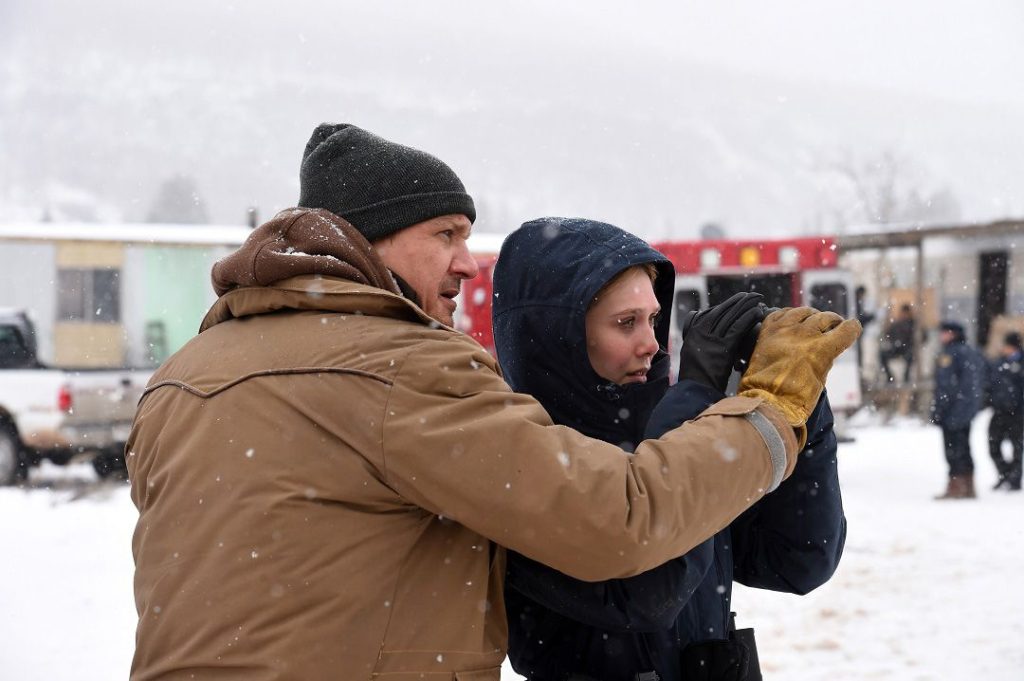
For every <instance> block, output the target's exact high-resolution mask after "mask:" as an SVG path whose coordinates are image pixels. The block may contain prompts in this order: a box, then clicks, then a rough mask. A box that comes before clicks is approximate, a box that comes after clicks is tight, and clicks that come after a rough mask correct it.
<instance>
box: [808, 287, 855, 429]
mask: <svg viewBox="0 0 1024 681" xmlns="http://www.w3.org/2000/svg"><path fill="white" fill-rule="evenodd" d="M802 283H803V286H802V291H801V298H802V300H803V304H804V305H809V306H810V307H813V308H816V309H818V310H828V311H831V312H835V313H837V314H839V315H841V316H842V317H844V318H846V319H854V318H856V314H857V313H856V310H855V309H854V301H853V277H852V275H851V274H850V273H849V272H847V271H846V270H840V269H827V270H805V271H804V272H803V282H802ZM825 387H826V388H827V389H828V399H829V402H830V403H831V405H832V409H833V410H834V411H836V412H846V413H848V414H849V413H852V412H854V411H855V410H857V409H858V408H860V405H861V392H860V374H859V369H858V366H857V349H856V348H854V347H850V348H848V349H847V350H846V351H845V352H844V353H843V354H841V355H840V356H839V357H837V358H836V361H835V363H834V364H833V365H832V370H831V371H830V372H829V374H828V381H827V383H826V386H825Z"/></svg>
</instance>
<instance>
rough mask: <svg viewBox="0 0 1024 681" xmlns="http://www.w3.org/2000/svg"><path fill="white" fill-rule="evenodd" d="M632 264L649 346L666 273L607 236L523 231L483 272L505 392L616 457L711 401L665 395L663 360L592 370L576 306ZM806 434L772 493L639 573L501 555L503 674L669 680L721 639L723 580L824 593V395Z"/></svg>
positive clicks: (565, 223)
mask: <svg viewBox="0 0 1024 681" xmlns="http://www.w3.org/2000/svg"><path fill="white" fill-rule="evenodd" d="M642 263H653V264H654V265H655V266H656V267H657V269H658V273H659V276H658V279H657V281H656V282H655V287H654V288H655V295H656V296H657V298H658V301H659V302H660V304H661V307H662V310H663V313H662V316H661V318H660V319H659V321H658V322H657V324H656V326H655V336H656V338H657V339H658V343H659V344H660V345H661V346H662V347H663V348H664V347H665V346H666V345H667V343H668V334H669V311H670V310H671V309H672V308H671V304H672V294H673V288H674V270H673V268H672V265H671V263H669V262H668V260H667V259H666V258H665V257H664V256H663V255H662V254H660V253H658V252H657V251H655V250H654V249H652V248H651V247H650V246H648V245H647V244H646V243H645V242H643V241H642V240H641V239H639V238H637V237H635V236H633V235H631V234H628V233H627V232H624V231H622V230H620V229H618V228H617V227H614V226H612V225H607V224H604V223H600V222H594V221H591V220H581V219H567V218H545V219H541V220H535V221H533V222H529V223H526V224H525V225H523V226H522V227H521V228H520V229H519V230H517V231H515V232H513V234H512V235H511V236H509V238H508V239H507V240H506V241H505V244H504V245H503V246H502V250H501V256H500V257H499V260H498V264H497V265H496V267H495V271H494V298H493V324H494V338H495V346H496V349H497V354H498V361H499V363H500V364H501V367H502V370H503V372H504V374H505V379H506V380H507V381H508V383H509V385H510V386H512V388H513V389H514V390H516V391H519V392H525V393H529V394H531V395H533V396H534V397H535V398H536V399H537V400H538V401H539V402H540V403H541V404H542V405H543V406H544V407H545V409H547V411H548V413H549V414H550V415H551V417H552V419H553V420H554V422H555V423H558V424H562V425H566V426H570V427H572V428H574V429H576V430H578V431H580V432H582V433H584V434H586V435H589V436H591V437H596V438H599V439H602V440H605V441H607V442H613V443H616V444H619V445H620V446H621V447H623V449H625V450H627V451H632V450H633V448H634V447H635V446H636V444H637V443H639V442H640V441H642V440H643V439H645V438H647V437H657V436H658V435H660V434H661V433H663V432H665V431H667V430H669V429H670V428H673V427H675V426H677V425H679V424H681V423H682V422H683V421H685V420H687V419H690V418H693V417H695V416H697V415H698V414H699V413H700V412H702V411H703V410H704V409H706V408H707V407H708V406H710V405H711V404H712V403H714V402H716V401H718V400H719V399H722V398H723V397H724V395H721V394H716V391H715V390H714V389H712V388H708V387H706V386H702V385H698V384H697V383H694V382H692V381H683V382H682V383H677V384H676V385H674V386H672V388H671V389H670V388H669V380H668V372H669V365H670V361H669V357H668V355H667V354H666V353H665V352H663V351H661V352H658V353H657V355H656V356H655V357H654V359H653V361H652V366H651V371H650V372H649V374H648V381H647V382H646V383H644V384H631V385H628V386H618V385H615V384H613V383H610V382H608V381H606V380H605V379H603V378H601V377H600V376H598V375H597V374H596V373H595V372H594V370H593V368H592V367H591V365H590V361H589V359H588V356H587V349H586V324H585V316H586V311H587V308H588V307H589V305H590V303H591V301H593V299H594V296H595V295H596V294H597V293H598V291H599V290H600V289H601V287H603V286H604V284H605V283H607V282H608V281H609V280H610V279H611V278H612V277H614V276H615V275H616V274H618V273H619V272H621V271H622V270H624V269H626V268H628V267H631V266H634V265H639V264H642ZM659 402H660V403H661V404H660V406H658V408H657V409H656V410H655V406H656V405H658V403H659ZM652 414H653V416H652ZM808 432H809V439H808V444H807V447H806V449H805V450H804V452H803V453H802V454H801V457H800V460H799V462H798V464H797V467H796V470H795V472H794V473H793V475H792V476H791V477H790V478H789V479H787V480H786V481H785V482H783V483H782V485H781V486H780V487H779V488H778V489H777V490H776V491H775V492H773V493H772V494H770V495H768V496H767V497H765V498H764V499H762V500H761V501H759V502H758V503H757V504H755V505H754V506H753V507H751V509H749V510H748V511H747V512H745V513H744V514H743V515H741V516H740V518H738V519H737V520H736V521H734V522H733V524H732V525H731V526H730V527H729V528H726V529H725V530H723V531H721V532H719V533H718V534H717V535H716V536H715V537H714V538H712V539H709V540H707V541H705V542H704V543H703V544H701V545H699V546H697V547H696V548H694V549H692V550H691V551H690V552H688V553H687V554H686V555H684V556H682V557H680V558H677V559H674V560H672V561H669V562H668V563H666V564H665V565H662V566H660V567H658V568H655V569H654V570H650V571H648V572H645V573H643V574H641V575H637V576H635V577H631V578H628V579H617V580H610V581H606V582H598V583H588V582H582V581H579V580H576V579H573V578H571V577H568V576H566V575H564V574H562V573H560V572H558V571H557V570H554V569H551V568H549V567H547V566H544V565H541V564H539V563H536V562H534V561H531V560H529V559H527V558H525V557H523V556H520V555H518V554H515V553H512V552H510V553H509V558H508V572H507V576H506V584H505V597H506V608H507V611H508V620H509V657H510V659H511V661H512V666H513V668H514V669H515V670H516V671H517V672H519V673H520V674H523V675H524V676H526V677H527V678H529V679H531V680H537V681H549V680H550V681H554V680H561V679H565V678H567V677H568V676H570V675H573V674H575V675H583V676H586V677H590V678H592V679H596V680H599V681H627V680H631V679H633V678H634V676H635V674H636V673H638V672H645V671H652V670H653V671H657V673H658V675H659V677H660V678H661V679H662V680H663V681H667V680H673V679H680V678H681V671H680V662H679V655H680V651H681V650H682V649H683V648H684V647H685V646H686V645H687V644H689V643H692V642H695V641H700V640H706V639H724V638H726V636H727V634H728V630H727V626H728V621H729V607H730V597H731V587H732V580H733V579H734V578H735V579H737V580H739V581H740V582H742V583H746V584H749V585H751V586H757V587H761V588H768V589H774V590H778V591H787V592H793V593H806V592H808V591H810V590H811V589H813V588H815V587H816V586H818V585H820V584H822V583H823V582H825V581H826V580H827V579H828V578H829V577H830V576H831V575H832V573H833V571H834V570H835V567H836V565H837V564H838V561H839V557H840V555H841V553H842V547H843V542H844V539H845V534H846V521H845V518H844V516H843V512H842V502H841V498H840V495H839V484H838V476H837V471H836V460H835V450H836V440H835V436H834V435H833V433H832V418H831V412H830V410H829V408H828V403H827V400H825V398H822V402H821V403H820V404H819V406H818V408H817V409H816V410H815V413H814V414H813V415H812V417H811V421H810V422H809V423H808Z"/></svg>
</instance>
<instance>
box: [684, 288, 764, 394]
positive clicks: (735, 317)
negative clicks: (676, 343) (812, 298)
mask: <svg viewBox="0 0 1024 681" xmlns="http://www.w3.org/2000/svg"><path fill="white" fill-rule="evenodd" d="M763 300H764V296H762V295H761V294H760V293H737V294H736V295H734V296H733V297H731V298H729V300H727V301H725V302H724V303H719V304H718V305H715V306H714V307H709V308H708V309H706V310H701V311H700V312H697V313H696V314H694V315H693V316H692V317H691V319H690V321H689V324H688V325H687V326H686V329H685V330H684V331H683V349H682V350H681V351H680V353H679V380H680V381H682V380H684V379H689V380H691V381H697V382H698V383H702V384H704V385H707V386H710V387H712V388H716V389H717V390H718V391H719V392H722V393H724V392H725V389H726V387H727V386H728V385H729V375H730V374H732V370H733V365H734V364H735V363H736V359H737V355H738V354H739V353H740V351H741V349H742V348H741V346H743V345H744V340H745V339H747V338H748V336H749V334H750V333H751V332H752V330H753V328H754V327H755V326H757V325H758V324H760V323H761V321H762V320H763V319H764V316H765V310H766V308H765V306H764V305H762V304H761V301H763Z"/></svg>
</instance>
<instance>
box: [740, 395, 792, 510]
mask: <svg viewBox="0 0 1024 681" xmlns="http://www.w3.org/2000/svg"><path fill="white" fill-rule="evenodd" d="M746 417H747V420H748V421H750V424H751V425H752V426H754V428H757V432H758V433H760V434H761V437H762V438H763V439H764V443H765V444H766V445H768V453H769V454H770V455H771V457H772V484H771V486H770V487H769V488H768V491H769V492H774V491H775V488H776V487H778V486H779V483H781V482H782V476H783V475H785V474H786V443H785V442H783V440H782V435H781V434H780V433H779V431H777V430H776V429H775V426H774V425H772V422H771V421H769V420H768V417H767V416H765V415H764V414H762V413H761V412H759V411H752V412H750V413H749V414H746Z"/></svg>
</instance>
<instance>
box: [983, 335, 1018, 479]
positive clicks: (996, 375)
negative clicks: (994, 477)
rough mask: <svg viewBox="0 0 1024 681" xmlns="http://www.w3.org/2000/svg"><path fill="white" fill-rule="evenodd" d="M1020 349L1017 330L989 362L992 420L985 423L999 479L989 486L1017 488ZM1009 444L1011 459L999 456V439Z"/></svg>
mask: <svg viewBox="0 0 1024 681" xmlns="http://www.w3.org/2000/svg"><path fill="white" fill-rule="evenodd" d="M1022 361H1024V351H1022V349H1021V337H1020V334H1019V333H1008V334H1006V337H1005V338H1004V339H1003V347H1002V349H1001V351H1000V357H998V358H997V359H995V360H993V361H992V362H991V363H990V365H989V399H990V401H991V403H992V421H990V422H989V426H988V450H989V454H991V455H992V461H994V462H995V464H996V471H997V472H998V473H999V480H998V481H997V482H996V485H995V487H994V488H993V489H1008V490H1014V491H1019V490H1020V478H1021V458H1022V453H1024V364H1022ZM1005 440H1009V441H1010V445H1011V446H1012V447H1013V459H1012V460H1011V461H1007V460H1006V459H1005V458H1004V457H1003V441H1005Z"/></svg>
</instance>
